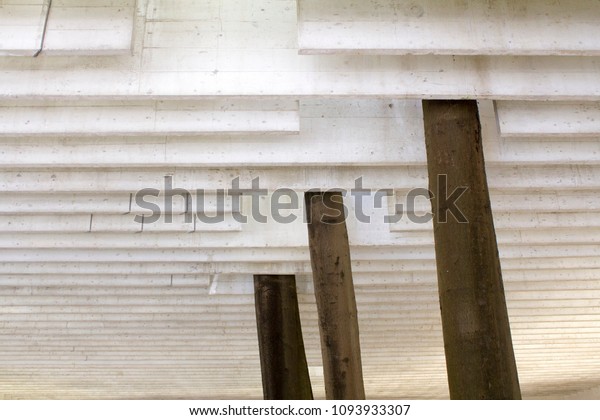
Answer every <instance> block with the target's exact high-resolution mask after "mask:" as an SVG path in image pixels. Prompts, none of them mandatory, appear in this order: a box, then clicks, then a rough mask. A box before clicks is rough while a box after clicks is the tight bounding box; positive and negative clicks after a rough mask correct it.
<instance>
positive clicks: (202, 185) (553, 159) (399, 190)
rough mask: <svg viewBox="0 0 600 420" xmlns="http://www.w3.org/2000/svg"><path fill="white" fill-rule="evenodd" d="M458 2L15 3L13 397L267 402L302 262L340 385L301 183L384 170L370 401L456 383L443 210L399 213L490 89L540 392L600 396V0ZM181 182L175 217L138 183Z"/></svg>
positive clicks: (368, 368)
mask: <svg viewBox="0 0 600 420" xmlns="http://www.w3.org/2000/svg"><path fill="white" fill-rule="evenodd" d="M441 5H442V2H436V1H430V0H421V1H418V0H415V1H401V0H372V1H360V2H347V1H342V0H319V1H317V0H298V1H297V2H296V1H290V0H245V1H244V0H201V1H199V0H181V1H178V2H172V1H167V0H138V1H137V2H135V1H133V0H123V1H120V0H89V1H86V2H81V1H75V0H53V1H52V3H51V4H50V3H49V2H48V1H42V0H5V1H3V2H2V3H0V55H2V57H0V144H1V147H0V168H1V170H0V247H1V248H2V252H1V253H0V259H1V261H0V335H1V336H2V339H1V340H0V397H2V398H261V396H262V386H261V378H260V365H259V357H258V343H257V333H256V326H255V314H254V298H253V290H252V275H253V274H255V273H266V274H296V275H297V282H298V288H299V293H300V295H299V300H300V309H301V317H302V326H303V331H304V339H305V345H306V351H307V357H308V363H309V365H310V373H311V379H312V381H313V387H314V391H315V396H316V397H319V398H323V397H324V390H323V378H322V369H321V353H320V348H319V337H318V324H317V314H316V307H315V302H314V296H313V289H312V280H311V269H310V261H309V254H308V246H307V245H308V240H307V232H306V226H305V225H304V224H303V221H302V215H303V208H302V202H303V200H302V193H303V192H304V191H305V190H308V189H311V188H321V189H323V188H345V189H351V188H353V187H355V185H357V184H356V182H362V187H363V188H367V189H371V190H380V189H386V190H387V191H388V193H389V194H388V195H386V196H384V197H383V196H382V197H383V198H382V199H381V200H380V202H379V203H375V202H374V200H373V197H370V198H369V197H367V198H364V199H363V204H362V207H363V210H364V212H365V214H366V215H368V216H370V217H371V220H370V223H364V222H362V221H361V220H359V219H358V218H357V217H355V216H354V214H355V212H354V211H353V210H356V206H355V203H354V201H353V197H351V196H347V198H346V204H347V205H348V207H349V209H350V212H349V213H350V215H351V216H350V217H349V220H348V229H349V240H350V243H351V251H352V258H353V271H354V281H355V287H356V298H357V303H358V311H359V324H360V330H361V344H362V356H363V367H364V378H365V386H366V393H367V397H368V398H397V399H404V398H448V388H447V382H446V372H445V363H444V347H443V342H442V335H441V325H440V314H439V303H438V295H437V290H436V273H435V254H434V247H433V235H432V231H431V224H430V223H415V222H414V221H413V220H414V217H413V218H408V217H407V215H405V217H403V218H402V219H401V220H399V221H397V222H396V223H392V224H389V223H385V222H384V217H385V216H386V215H390V214H392V213H393V212H394V208H395V205H396V204H406V202H407V195H408V193H409V191H410V190H411V189H414V188H426V187H427V170H426V166H425V165H426V164H425V146H424V138H423V121H422V120H423V115H422V111H421V105H420V99H423V98H473V99H477V100H479V107H480V116H481V124H482V130H483V142H484V152H485V157H486V164H487V172H488V181H489V185H490V190H491V198H492V205H493V211H494V218H495V223H496V229H497V236H498V242H499V249H500V256H501V260H502V268H503V273H504V279H505V287H506V291H507V304H508V310H509V315H510V321H511V327H512V334H513V342H514V347H515V354H516V359H517V365H518V369H519V375H520V380H521V387H522V390H523V396H524V397H525V398H579V397H586V398H597V397H600V356H598V355H599V354H600V353H599V352H598V350H599V348H600V239H599V238H600V194H599V193H600V165H599V163H600V108H599V103H600V102H599V100H600V38H599V37H597V36H596V32H597V31H596V26H597V22H598V18H599V17H600V16H599V15H600V2H598V1H592V0H577V1H572V2H557V1H550V0H535V1H508V0H503V1H494V2H488V1H476V0H470V1H450V2H443V5H444V6H443V8H442V6H441ZM34 55H37V56H36V57H34ZM236 178H237V181H236ZM256 178H258V180H259V181H258V183H257V184H254V185H253V180H254V179H256ZM359 179H360V181H356V180H359ZM235 182H239V186H240V188H243V189H247V190H248V191H247V192H246V194H245V195H251V194H250V193H251V192H252V191H254V192H256V191H258V190H259V189H265V190H267V191H266V192H267V193H266V194H265V195H263V196H261V197H260V199H259V200H258V208H259V210H261V212H262V214H264V215H267V216H268V217H267V222H266V223H264V222H261V221H260V220H256V218H249V219H248V221H247V222H245V223H244V222H240V217H239V216H240V215H243V214H245V215H247V214H249V213H251V211H252V199H251V197H243V198H242V200H241V201H242V206H241V208H237V206H235V205H234V204H233V203H232V200H231V197H226V199H225V200H224V202H223V203H220V202H219V191H218V190H220V189H228V188H232V185H234V184H232V183H235ZM169 187H172V188H179V189H186V190H188V191H189V192H190V193H191V195H190V197H191V200H190V201H189V202H188V201H187V200H185V199H184V197H182V196H181V195H178V194H177V192H173V194H174V197H173V208H172V211H171V212H170V213H168V214H163V215H162V217H161V218H160V219H159V220H156V221H154V220H152V215H153V212H152V207H151V206H150V205H155V206H159V208H163V207H162V206H163V200H164V197H163V195H161V196H159V197H148V198H146V202H143V201H140V200H139V196H138V195H137V192H138V191H140V190H142V189H145V188H151V189H156V190H159V191H163V192H164V191H165V190H168V189H169ZM280 188H289V189H291V190H292V191H293V192H294V193H295V194H297V196H298V198H299V200H298V205H296V206H292V207H297V208H295V209H292V210H290V212H291V214H293V215H296V216H297V218H296V220H295V221H293V222H292V223H280V222H277V221H276V220H275V219H274V217H273V216H272V214H271V207H270V202H271V201H272V200H274V197H273V194H274V192H275V190H277V189H280ZM197 190H202V191H197ZM202 193H203V194H202ZM136 198H138V199H136ZM202 200H203V201H204V205H205V206H204V207H205V208H206V209H208V212H209V213H210V214H211V215H220V216H222V221H221V222H220V223H216V224H212V223H206V222H203V221H202V220H199V219H195V218H192V220H190V217H189V215H190V213H193V212H194V211H196V210H198V206H199V204H198V202H202ZM292 204H294V203H293V202H292ZM428 205H429V204H428V202H427V201H426V200H425V199H424V198H423V197H420V199H418V200H417V201H416V202H415V206H414V209H413V213H412V215H415V214H416V215H420V214H422V213H424V212H426V211H427V210H428ZM284 213H285V212H284ZM136 216H137V217H136ZM169 218H172V220H171V221H170V222H169V221H168V220H167V219H169Z"/></svg>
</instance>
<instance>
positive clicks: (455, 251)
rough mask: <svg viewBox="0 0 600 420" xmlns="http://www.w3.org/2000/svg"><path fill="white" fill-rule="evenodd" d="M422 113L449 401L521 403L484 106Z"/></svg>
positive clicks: (441, 104) (435, 107)
mask: <svg viewBox="0 0 600 420" xmlns="http://www.w3.org/2000/svg"><path fill="white" fill-rule="evenodd" d="M423 113H424V120H425V140H426V147H427V164H428V168H429V169H428V170H429V189H430V191H431V193H432V194H433V198H432V200H431V202H432V209H433V216H434V221H433V222H434V223H433V227H434V238H435V253H436V260H437V273H438V285H439V294H440V306H441V311H442V327H443V333H444V345H445V349H446V366H447V370H448V382H449V386H450V397H451V398H452V399H520V398H521V391H520V388H519V380H518V375H517V367H516V363H515V356H514V352H513V346H512V340H511V334H510V326H509V321H508V313H507V309H506V301H505V297H504V286H503V284H502V273H501V270H500V259H499V257H498V245H497V243H496V234H495V231H494V222H493V218H492V211H491V205H490V197H489V192H488V186H487V180H486V174H485V164H484V159H483V151H482V147H481V127H480V123H479V116H478V109H477V102H475V101H466V100H461V101H438V100H426V101H423ZM455 189H457V190H455ZM461 189H463V190H464V192H463V193H462V195H461V196H460V198H458V199H457V197H458V195H459V194H460V191H461ZM453 192H454V193H455V194H454V195H453ZM463 216H464V217H463Z"/></svg>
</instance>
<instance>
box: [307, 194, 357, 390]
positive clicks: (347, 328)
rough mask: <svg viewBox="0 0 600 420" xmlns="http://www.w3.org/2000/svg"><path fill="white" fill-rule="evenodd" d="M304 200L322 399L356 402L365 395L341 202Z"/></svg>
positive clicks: (333, 197)
mask: <svg viewBox="0 0 600 420" xmlns="http://www.w3.org/2000/svg"><path fill="white" fill-rule="evenodd" d="M304 198H305V203H306V214H307V219H308V240H309V247H310V259H311V263H312V270H313V281H314V285H315V296H316V300H317V310H318V312H319V330H320V333H321V352H322V355H323V371H324V376H325V394H326V396H327V399H330V400H361V399H364V398H365V390H364V384H363V377H362V363H361V357H360V341H359V335H358V319H357V311H356V298H355V296H354V284H353V283H352V269H351V267H350V246H349V244H348V233H347V230H346V222H345V214H344V208H343V198H342V195H341V194H340V193H338V192H307V193H306V194H305V196H304Z"/></svg>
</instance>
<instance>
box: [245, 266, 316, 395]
mask: <svg viewBox="0 0 600 420" xmlns="http://www.w3.org/2000/svg"><path fill="white" fill-rule="evenodd" d="M254 300H255V307H256V326H257V330H258V348H259V352H260V366H261V371H262V382H263V394H264V398H265V399H266V400H312V398H313V394H312V388H311V385H310V377H309V375H308V364H307V363H306V355H305V353H304V341H303V339H302V328H301V326H300V312H299V310H298V295H297V294H296V279H295V277H294V276H293V275H280V276H276V275H255V276H254Z"/></svg>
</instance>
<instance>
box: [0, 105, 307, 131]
mask: <svg viewBox="0 0 600 420" xmlns="http://www.w3.org/2000/svg"><path fill="white" fill-rule="evenodd" d="M297 107H298V104H297V102H296V101H287V102H286V101H260V100H257V101H239V102H237V103H236V102H233V101H224V100H220V101H196V102H193V101H155V102H149V101H143V102H129V103H128V102H123V101H120V102H118V103H100V104H96V103H88V104H85V103H80V104H77V105H62V104H61V103H56V102H54V103H47V102H41V103H36V104H21V103H14V102H8V103H7V102H5V103H0V132H1V133H2V134H1V135H2V136H62V137H71V136H77V137H86V136H122V135H131V136H136V135H137V136H143V135H146V136H178V135H198V134H221V133H223V134H232V133H245V132H251V133H268V132H275V133H297V132H298V131H299V121H298V109H297Z"/></svg>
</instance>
